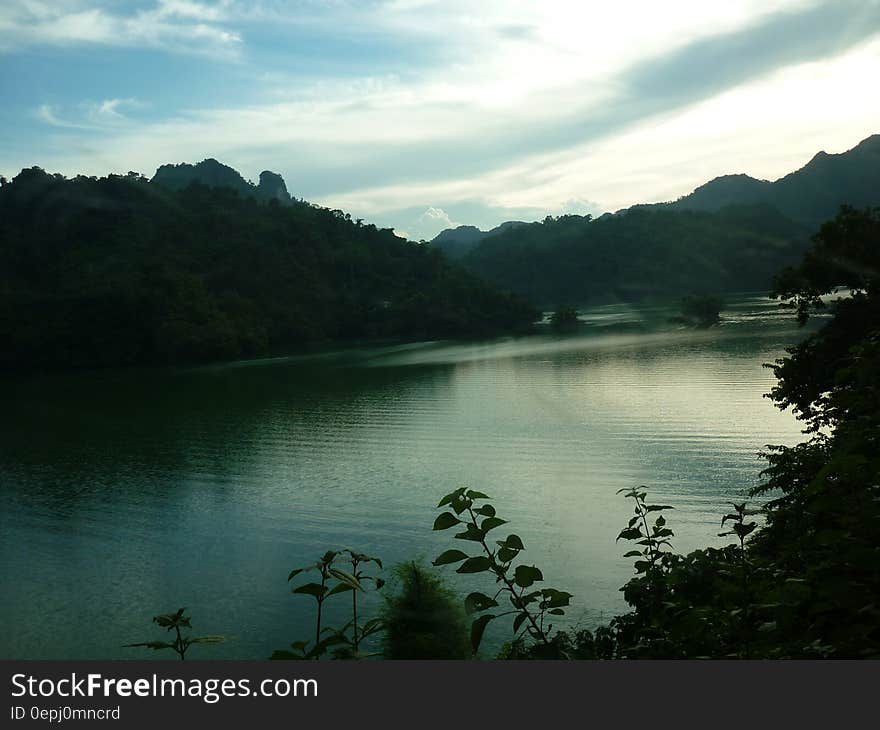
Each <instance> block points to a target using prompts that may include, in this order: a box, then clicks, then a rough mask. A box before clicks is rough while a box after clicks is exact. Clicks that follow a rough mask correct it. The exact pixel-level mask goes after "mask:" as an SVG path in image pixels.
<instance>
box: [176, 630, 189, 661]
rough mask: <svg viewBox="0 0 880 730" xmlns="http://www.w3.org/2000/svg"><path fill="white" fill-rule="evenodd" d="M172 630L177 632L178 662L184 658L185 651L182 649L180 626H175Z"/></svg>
mask: <svg viewBox="0 0 880 730" xmlns="http://www.w3.org/2000/svg"><path fill="white" fill-rule="evenodd" d="M174 630H175V631H177V649H176V651H177V653H178V654H180V661H183V660H184V659H185V658H186V657H185V656H184V655H185V654H186V649H184V648H183V639H182V638H181V637H180V626H175V627H174Z"/></svg>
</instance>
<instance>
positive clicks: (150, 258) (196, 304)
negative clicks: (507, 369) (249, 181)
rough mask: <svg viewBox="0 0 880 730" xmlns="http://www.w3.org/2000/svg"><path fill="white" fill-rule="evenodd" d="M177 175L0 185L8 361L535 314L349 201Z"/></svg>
mask: <svg viewBox="0 0 880 730" xmlns="http://www.w3.org/2000/svg"><path fill="white" fill-rule="evenodd" d="M218 164H219V163H218ZM228 169H231V168H228ZM183 172H187V171H186V169H184V170H183ZM233 172H234V171H233ZM3 182H5V181H3ZM269 182H272V181H271V180H270V181H269ZM282 183H283V181H282ZM171 187H174V186H169V185H161V184H155V183H151V182H150V181H148V180H147V179H146V178H143V177H141V176H140V175H137V174H134V173H131V174H129V175H128V176H115V175H111V176H110V177H107V178H100V179H97V178H87V177H76V178H74V179H70V180H68V179H65V178H64V177H62V176H60V175H50V174H47V173H45V172H44V171H43V170H41V169H39V168H31V169H28V170H23V171H22V172H21V174H19V175H18V176H16V177H15V178H14V179H13V180H12V181H11V182H5V184H3V185H2V187H0V340H2V343H3V346H2V348H0V368H2V369H10V368H12V369H14V368H33V367H85V366H96V365H117V364H134V363H156V362H185V361H201V360H211V359H223V358H235V357H242V356H250V355H259V354H263V353H268V352H277V351H279V350H283V349H285V348H288V347H291V346H296V345H299V344H302V343H309V342H316V341H322V340H330V339H347V338H348V339H353V338H372V337H390V338H425V337H431V338H433V337H445V336H456V335H469V334H487V333H491V332H497V331H500V330H506V329H511V328H515V327H519V326H522V325H527V324H528V323H529V322H531V321H532V320H533V318H534V315H535V313H534V311H533V310H532V308H531V307H530V306H528V305H526V304H524V303H523V302H522V301H520V300H518V299H515V298H513V297H510V296H507V295H503V294H499V293H497V292H496V291H494V290H492V289H491V287H488V286H487V285H486V284H485V283H484V282H482V281H480V280H478V279H477V278H476V277H474V276H472V275H471V274H469V273H467V272H465V271H464V270H463V269H461V268H459V267H458V266H456V265H454V264H451V263H450V262H449V261H448V260H447V259H446V258H445V257H444V256H443V255H442V254H440V253H439V252H437V251H434V250H432V249H430V248H429V247H426V246H423V245H419V244H415V243H409V242H406V241H404V240H402V239H400V238H398V237H397V236H395V235H394V233H393V232H392V231H391V230H380V229H377V228H376V227H375V226H372V225H363V224H361V223H360V222H355V221H352V220H351V219H350V217H349V216H347V215H345V214H343V213H342V212H341V211H333V210H327V209H325V208H320V207H317V206H313V205H311V204H308V203H305V202H302V201H297V200H288V201H286V204H281V203H279V202H275V201H274V200H273V201H270V202H261V201H259V200H258V199H257V196H247V195H240V194H239V193H238V192H236V191H235V190H234V189H230V188H228V187H223V186H219V187H209V186H207V185H203V184H198V183H193V184H189V185H187V186H186V187H183V188H182V189H179V190H174V189H169V188H171ZM255 187H256V186H255ZM285 192H286V191H285Z"/></svg>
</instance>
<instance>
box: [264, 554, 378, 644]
mask: <svg viewBox="0 0 880 730" xmlns="http://www.w3.org/2000/svg"><path fill="white" fill-rule="evenodd" d="M341 561H345V562H347V564H348V565H350V566H351V571H348V570H344V569H342V568H340V567H339V563H340V562H341ZM367 563H375V564H376V565H377V566H378V567H379V568H380V569H381V568H382V561H381V560H379V558H374V557H370V556H369V555H365V554H364V553H360V552H356V551H354V550H350V549H345V550H342V551H339V550H328V551H327V552H326V553H324V555H323V556H321V558H319V559H318V561H317V562H315V563H313V564H311V565H307V566H305V567H302V568H294V569H293V570H291V571H290V575H288V576H287V580H288V582H289V581H291V580H293V579H294V578H295V577H297V576H298V575H300V574H302V573H308V572H310V571H313V570H316V571H318V575H319V576H320V582H309V583H304V584H302V585H299V586H296V587H294V588H292V589H291V590H292V592H293V593H295V594H298V595H304V596H311V598H313V599H314V601H315V606H316V611H315V638H314V641H313V642H312V643H311V646H309V642H308V641H295V642H294V643H292V644H291V645H290V646H291V649H292V650H293V651H289V650H287V649H283V650H277V651H275V652H273V653H272V656H271V658H272V659H319V658H320V657H321V656H323V655H324V654H326V653H327V652H328V651H331V654H332V656H333V657H334V658H337V659H356V658H359V657H360V656H362V655H361V653H360V643H361V642H362V641H363V640H364V639H366V638H368V637H370V636H371V635H372V634H375V633H376V632H377V631H380V630H381V628H382V621H381V620H380V619H376V618H374V619H370V620H368V621H367V622H365V623H364V624H362V625H361V624H359V623H358V605H357V594H358V592H359V591H361V592H362V591H364V583H365V582H367V581H371V582H372V583H373V584H374V585H375V587H376V589H377V590H378V589H380V588H382V586H383V585H384V584H385V581H384V580H383V579H382V578H378V577H375V576H371V575H367V574H366V573H365V572H364V571H363V570H361V569H360V566H362V565H364V564H367ZM348 592H350V593H351V594H352V617H351V620H350V621H348V622H347V623H346V624H345V625H344V626H342V627H340V628H334V627H331V626H323V625H322V619H323V610H324V602H325V601H326V600H327V599H328V598H331V597H332V596H338V595H340V594H344V593H348ZM349 630H350V631H351V636H349V635H348V632H349Z"/></svg>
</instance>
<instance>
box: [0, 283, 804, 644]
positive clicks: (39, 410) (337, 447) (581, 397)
mask: <svg viewBox="0 0 880 730" xmlns="http://www.w3.org/2000/svg"><path fill="white" fill-rule="evenodd" d="M583 319H584V320H585V321H586V322H587V323H588V325H587V326H586V327H585V328H584V331H583V333H582V334H578V335H576V336H570V337H553V336H549V335H545V336H537V335H536V336H532V337H526V338H517V339H504V340H496V341H491V342H481V343H458V344H456V343H419V344H410V345H401V346H390V347H374V348H358V349H352V350H342V351H336V352H330V353H323V354H320V355H311V356H304V357H294V358H279V359H273V360H263V361H251V362H243V363H232V364H227V365H222V366H211V367H200V368H181V369H173V370H138V371H133V370H129V371H111V372H100V373H88V374H75V375H69V374H68V375H54V376H42V377H27V378H22V377H19V378H6V379H4V380H2V381H0V399H2V402H3V404H4V409H3V413H2V415H0V444H2V445H0V496H2V500H3V509H2V513H0V591H2V595H3V600H2V603H0V620H2V623H3V625H4V626H5V627H6V629H5V630H4V631H3V632H2V634H0V656H2V657H3V658H49V657H53V658H73V657H77V658H97V657H134V656H137V657H141V656H143V654H142V653H141V652H143V651H144V650H138V649H123V648H121V645H122V644H124V643H127V642H132V641H143V640H149V639H153V638H161V631H157V630H155V629H153V628H152V627H151V625H150V617H151V616H153V615H154V614H156V613H159V612H165V611H170V610H174V609H176V608H177V607H179V606H186V607H188V609H189V610H190V612H191V614H192V615H193V617H194V619H193V624H194V627H195V629H196V633H198V632H199V631H203V632H205V633H225V634H229V635H233V636H234V638H233V640H232V641H230V642H229V643H227V644H225V645H223V646H219V647H210V648H204V647H195V648H194V649H193V650H192V656H193V657H198V656H201V657H207V656H211V657H230V658H231V657H241V658H264V657H266V656H268V655H269V654H270V653H271V651H272V650H273V649H276V648H283V647H285V646H286V645H287V644H289V643H290V642H291V641H293V640H296V639H298V638H306V637H308V636H309V635H310V631H311V629H310V628H309V623H308V621H309V616H310V610H311V606H310V605H309V603H308V602H307V600H306V599H305V598H303V597H294V596H291V595H290V592H289V590H290V589H289V586H288V585H287V583H286V577H287V574H288V572H289V570H290V569H291V568H292V567H294V566H297V565H300V564H304V563H307V562H309V561H311V560H313V559H314V558H315V557H317V556H318V555H320V554H321V553H323V552H324V551H325V550H326V549H328V548H330V547H345V546H350V547H354V548H357V549H360V550H363V551H366V552H370V553H373V554H376V555H379V556H381V557H382V558H383V559H384V560H385V562H386V565H393V564H394V563H396V562H399V561H401V560H408V559H412V558H414V557H418V556H424V557H427V558H429V559H430V558H432V557H433V556H435V555H436V554H438V553H439V552H441V551H442V550H444V549H446V548H448V547H452V546H453V545H452V542H451V532H447V533H433V532H432V531H431V524H432V521H433V518H434V516H435V514H436V511H435V509H434V506H435V505H436V503H437V500H438V499H439V497H440V496H442V495H443V494H445V493H446V492H448V491H451V490H452V489H454V488H455V487H457V486H459V485H461V484H468V485H471V486H473V487H475V488H479V489H481V490H482V491H485V492H488V493H489V494H491V495H492V496H493V497H495V498H496V506H497V509H498V512H499V516H501V517H504V518H505V519H508V520H509V521H510V523H511V524H510V526H509V527H510V530H507V527H508V526H507V525H505V526H503V527H502V528H500V530H499V533H503V534H499V537H502V536H503V535H504V534H507V532H508V531H515V532H517V533H518V534H519V535H521V536H522V538H523V540H524V541H525V543H526V547H527V548H528V556H529V560H530V561H533V562H534V563H536V564H537V565H539V566H540V567H541V568H542V569H543V570H544V574H545V577H546V578H547V581H548V584H549V585H553V586H556V587H558V588H563V589H567V590H569V591H571V592H572V593H574V594H575V598H574V600H573V603H574V608H573V609H572V611H571V614H572V621H574V622H575V623H580V624H584V625H592V624H595V622H597V621H601V620H606V619H608V618H609V617H610V616H612V615H614V613H616V612H619V611H621V610H622V609H624V608H625V606H624V604H623V602H622V599H621V597H620V594H619V591H618V588H619V587H620V586H621V585H622V584H623V583H624V582H625V581H626V580H627V579H628V578H629V576H630V575H631V567H630V561H629V560H624V559H623V558H622V557H621V554H622V553H623V552H624V551H625V549H626V548H625V547H624V546H622V545H621V544H617V545H615V542H614V539H615V537H616V535H617V533H618V532H619V530H620V528H621V526H622V525H623V524H624V523H625V522H626V520H627V519H628V517H629V514H630V509H631V508H630V507H629V506H628V505H627V503H626V502H625V501H624V500H623V499H622V498H621V497H620V496H618V495H616V491H617V490H618V489H621V488H629V487H632V486H636V485H641V484H644V485H647V486H648V488H649V491H650V492H651V495H652V497H653V498H655V499H656V500H657V501H662V502H664V503H667V504H671V505H674V506H675V508H676V509H675V511H674V512H672V513H670V516H669V521H670V523H671V526H672V527H673V528H674V530H675V532H676V539H675V547H676V548H677V549H679V550H688V549H693V548H695V547H700V546H703V545H705V544H722V543H723V542H724V540H722V539H721V538H718V537H717V535H716V533H717V532H718V531H719V521H720V517H721V515H722V514H723V511H724V503H725V502H727V501H729V500H731V499H740V498H742V497H743V496H744V494H745V493H746V491H747V490H748V489H749V488H750V487H752V486H754V485H756V484H758V483H759V482H760V477H759V472H760V470H761V468H762V465H763V464H762V462H761V461H760V460H759V458H758V457H757V452H758V451H760V450H761V449H762V448H763V447H764V446H765V445H766V444H770V443H788V444H791V443H794V442H796V441H797V440H799V438H800V427H799V424H798V423H797V422H796V421H795V420H794V418H793V417H792V416H791V415H790V414H788V413H780V412H778V411H777V410H776V409H775V408H774V407H773V405H772V403H771V402H770V401H768V400H767V399H766V398H763V397H762V396H763V394H764V393H766V392H767V391H768V390H769V389H770V387H771V386H772V384H773V379H772V373H771V372H770V371H769V370H767V369H766V368H763V367H762V363H764V362H768V361H771V360H773V359H775V358H777V357H779V356H781V355H782V354H783V349H784V347H786V346H788V345H791V344H792V343H793V342H795V341H796V340H797V339H798V338H799V337H800V336H802V333H801V332H799V331H798V329H797V327H796V326H795V324H794V323H793V321H792V317H791V315H790V314H788V313H785V312H780V311H779V310H777V309H776V307H775V305H774V304H773V303H772V302H768V301H766V300H764V299H761V298H759V297H742V298H740V299H738V300H736V302H735V303H734V305H733V306H731V308H730V309H729V310H728V311H727V312H725V313H724V321H723V323H722V324H721V325H720V326H718V327H715V328H712V329H710V330H707V331H703V332H695V331H688V330H681V329H679V330H676V329H674V328H672V327H671V326H669V325H667V326H666V327H664V328H662V331H655V330H654V328H653V326H651V323H654V324H656V323H658V322H663V320H664V312H663V311H662V310H633V309H630V308H628V307H624V306H610V307H598V308H595V309H594V310H590V311H589V312H586V313H584V315H583ZM460 546H461V545H456V546H455V547H460ZM445 570H446V571H447V573H448V574H449V575H450V576H451V577H452V578H453V580H454V582H455V584H456V585H457V586H458V587H460V588H461V589H462V590H471V589H474V588H479V587H481V585H482V587H484V588H485V587H486V586H485V585H483V584H482V583H481V581H480V579H479V578H473V577H469V578H468V579H464V577H461V576H456V575H455V574H454V572H453V570H452V569H450V568H446V569H445ZM371 600H372V602H373V604H375V603H377V602H378V598H376V597H374V598H373V599H371ZM339 608H340V609H341V608H342V606H340V607H339ZM336 618H338V615H334V614H333V612H331V616H330V619H331V620H334V619H336ZM490 628H492V629H494V633H489V634H487V638H488V641H489V644H490V646H491V645H495V646H497V645H498V642H499V641H500V640H501V639H502V638H503V637H504V636H505V632H504V631H503V630H500V629H501V628H502V627H498V626H494V625H492V626H491V627H490Z"/></svg>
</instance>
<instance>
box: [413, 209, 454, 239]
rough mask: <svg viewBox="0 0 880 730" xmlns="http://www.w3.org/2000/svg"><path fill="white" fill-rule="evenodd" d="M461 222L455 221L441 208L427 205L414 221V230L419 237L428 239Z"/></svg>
mask: <svg viewBox="0 0 880 730" xmlns="http://www.w3.org/2000/svg"><path fill="white" fill-rule="evenodd" d="M460 225H461V223H456V222H455V221H454V220H452V218H450V217H449V214H448V213H447V212H446V211H445V210H443V208H435V207H433V206H430V207H428V208H427V209H426V210H425V212H424V213H422V214H421V215H420V216H419V218H418V220H417V221H416V222H415V225H414V230H416V231H417V234H418V236H419V238H424V239H429V238H433V237H434V236H436V235H437V234H438V233H440V231H442V230H444V229H445V228H456V227H457V226H460Z"/></svg>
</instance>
